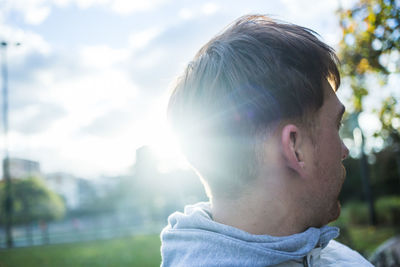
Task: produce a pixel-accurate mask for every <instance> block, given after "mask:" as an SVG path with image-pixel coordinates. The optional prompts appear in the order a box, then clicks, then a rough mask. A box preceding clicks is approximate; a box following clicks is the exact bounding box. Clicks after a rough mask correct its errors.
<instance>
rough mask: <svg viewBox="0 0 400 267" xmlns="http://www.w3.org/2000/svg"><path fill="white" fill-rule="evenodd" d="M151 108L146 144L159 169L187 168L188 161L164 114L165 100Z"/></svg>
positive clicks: (147, 124)
mask: <svg viewBox="0 0 400 267" xmlns="http://www.w3.org/2000/svg"><path fill="white" fill-rule="evenodd" d="M164 100H165V99H164ZM162 103H163V104H159V105H157V108H154V109H153V114H151V115H150V116H149V118H148V119H147V123H146V126H145V128H146V132H147V138H146V139H147V142H146V143H147V145H149V146H150V147H151V149H152V151H153V152H154V153H155V156H156V157H157V159H159V160H160V166H159V167H160V171H163V172H167V171H170V170H173V169H188V168H190V166H189V163H188V162H187V160H186V159H185V156H184V155H183V154H182V152H181V150H180V147H179V142H178V139H177V138H176V136H175V134H174V133H173V131H172V129H171V127H170V125H169V123H168V121H167V116H166V104H165V103H166V101H162Z"/></svg>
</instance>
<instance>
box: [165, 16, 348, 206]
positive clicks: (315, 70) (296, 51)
mask: <svg viewBox="0 0 400 267" xmlns="http://www.w3.org/2000/svg"><path fill="white" fill-rule="evenodd" d="M337 65H338V59H337V57H336V55H335V53H334V50H333V49H332V48H331V47H330V46H328V45H326V44H325V43H323V42H322V41H320V40H319V37H318V35H317V34H316V33H315V32H314V31H312V30H310V29H307V28H304V27H301V26H298V25H294V24H289V23H285V22H280V21H276V20H273V19H271V18H269V17H267V16H264V15H246V16H243V17H241V18H239V19H238V20H236V21H234V22H233V23H232V24H230V25H228V27H227V28H226V29H225V30H223V31H222V32H221V33H220V34H218V35H217V36H215V37H214V38H213V39H211V40H210V41H209V42H208V43H207V44H206V45H204V46H203V47H202V48H201V49H200V50H199V52H198V53H197V54H196V56H195V57H194V59H193V60H192V61H191V62H190V63H189V64H188V66H187V67H186V69H185V71H184V73H183V75H181V76H180V77H179V78H178V79H177V82H176V84H175V86H174V88H173V92H172V95H171V97H170V101H169V105H168V118H169V120H170V122H171V124H172V128H173V129H174V130H175V132H176V133H177V135H178V137H179V139H180V144H181V149H182V151H183V153H184V154H185V156H186V157H187V159H188V161H189V162H190V163H191V165H192V166H193V167H194V169H195V170H196V171H197V173H198V174H199V175H200V177H201V178H202V181H203V183H204V184H205V186H206V190H207V193H208V195H209V197H212V195H214V196H218V197H221V198H228V199H229V198H233V197H237V194H240V192H241V191H242V190H243V187H244V186H246V185H247V184H249V183H250V182H251V181H252V180H254V179H255V178H256V177H257V175H258V172H257V170H258V169H259V168H258V166H259V164H260V162H261V160H260V155H262V152H260V148H262V143H263V141H264V140H265V139H264V138H265V136H266V135H265V133H266V132H268V131H273V129H274V127H275V126H276V125H277V124H278V123H279V122H280V121H282V120H294V121H301V122H306V121H307V120H310V119H311V117H312V116H310V114H315V113H316V112H317V111H318V110H319V109H320V108H321V106H322V104H323V102H324V92H323V82H324V80H328V81H329V82H330V83H331V84H332V85H333V88H334V90H336V89H337V88H338V87H339V84H340V75H339V71H338V67H337Z"/></svg>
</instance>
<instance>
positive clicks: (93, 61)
mask: <svg viewBox="0 0 400 267" xmlns="http://www.w3.org/2000/svg"><path fill="white" fill-rule="evenodd" d="M80 54H81V58H82V63H83V64H84V66H86V67H90V68H99V69H102V68H107V67H111V66H112V65H114V64H116V63H119V62H122V61H124V60H126V59H127V58H129V56H130V52H129V50H128V49H113V48H111V47H109V46H106V45H96V46H84V47H82V48H81V51H80Z"/></svg>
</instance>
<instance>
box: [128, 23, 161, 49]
mask: <svg viewBox="0 0 400 267" xmlns="http://www.w3.org/2000/svg"><path fill="white" fill-rule="evenodd" d="M162 31H163V30H162V28H160V27H152V28H148V29H146V30H143V31H139V32H135V33H132V34H131V35H130V36H129V46H130V48H132V49H133V50H139V49H141V48H144V47H146V46H147V45H149V44H150V42H151V41H152V40H154V39H155V38H156V37H157V36H159V35H160V34H161V33H162Z"/></svg>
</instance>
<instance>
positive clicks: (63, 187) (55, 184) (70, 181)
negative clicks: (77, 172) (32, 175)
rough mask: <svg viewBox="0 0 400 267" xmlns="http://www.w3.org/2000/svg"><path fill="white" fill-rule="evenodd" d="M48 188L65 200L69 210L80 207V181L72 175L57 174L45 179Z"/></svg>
mask: <svg viewBox="0 0 400 267" xmlns="http://www.w3.org/2000/svg"><path fill="white" fill-rule="evenodd" d="M45 180H46V184H47V186H48V187H49V188H50V189H51V190H53V191H54V192H56V193H57V194H59V195H60V196H61V197H63V198H64V200H65V205H66V206H67V209H70V210H71V209H76V208H78V207H79V205H80V190H79V180H81V179H80V178H77V177H75V176H73V175H72V174H68V173H64V172H56V173H51V174H47V175H46V177H45Z"/></svg>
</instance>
